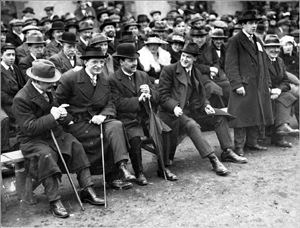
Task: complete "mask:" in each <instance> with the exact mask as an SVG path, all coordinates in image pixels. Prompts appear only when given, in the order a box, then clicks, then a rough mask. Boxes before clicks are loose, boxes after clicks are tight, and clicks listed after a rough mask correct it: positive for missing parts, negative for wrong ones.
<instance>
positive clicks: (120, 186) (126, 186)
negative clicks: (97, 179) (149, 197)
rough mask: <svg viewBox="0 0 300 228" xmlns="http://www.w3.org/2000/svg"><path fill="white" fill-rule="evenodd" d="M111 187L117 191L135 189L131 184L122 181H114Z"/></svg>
mask: <svg viewBox="0 0 300 228" xmlns="http://www.w3.org/2000/svg"><path fill="white" fill-rule="evenodd" d="M109 186H110V187H111V188H113V189H116V190H122V189H130V188H132V187H133V184H132V183H131V182H127V181H123V180H120V179H117V180H114V181H113V182H111V183H110V184H109Z"/></svg>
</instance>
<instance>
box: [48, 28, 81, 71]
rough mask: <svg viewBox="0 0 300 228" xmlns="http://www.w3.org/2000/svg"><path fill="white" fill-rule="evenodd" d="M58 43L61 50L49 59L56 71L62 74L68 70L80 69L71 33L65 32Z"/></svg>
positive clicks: (75, 42) (73, 37) (74, 41)
mask: <svg viewBox="0 0 300 228" xmlns="http://www.w3.org/2000/svg"><path fill="white" fill-rule="evenodd" d="M59 41H60V42H61V43H62V45H63V49H62V50H61V51H60V52H59V53H58V54H55V55H53V56H51V57H50V59H49V60H50V61H51V62H53V63H54V65H55V67H56V69H57V70H58V71H59V72H60V73H62V74H63V73H65V72H67V71H68V70H70V69H81V68H80V67H81V66H82V60H81V59H80V58H79V57H78V55H77V48H76V44H77V42H78V41H77V40H76V35H75V34H74V33H72V32H65V33H63V34H62V37H61V40H59Z"/></svg>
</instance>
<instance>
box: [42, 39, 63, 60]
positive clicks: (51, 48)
mask: <svg viewBox="0 0 300 228" xmlns="http://www.w3.org/2000/svg"><path fill="white" fill-rule="evenodd" d="M61 50H62V45H61V44H59V43H57V42H56V40H55V39H53V40H52V41H51V42H50V43H49V44H47V45H46V47H45V50H44V53H45V58H46V59H49V58H50V57H51V56H53V55H55V54H57V53H58V52H60V51H61Z"/></svg>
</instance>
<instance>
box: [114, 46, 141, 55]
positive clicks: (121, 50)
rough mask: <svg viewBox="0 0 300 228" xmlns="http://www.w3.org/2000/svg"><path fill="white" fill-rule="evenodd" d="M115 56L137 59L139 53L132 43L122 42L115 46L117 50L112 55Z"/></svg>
mask: <svg viewBox="0 0 300 228" xmlns="http://www.w3.org/2000/svg"><path fill="white" fill-rule="evenodd" d="M112 56H113V57H115V58H120V57H121V58H129V59H137V58H138V57H139V56H140V54H139V53H138V52H137V51H136V48H135V46H134V45H133V44H130V43H122V44H119V45H118V46H117V52H116V53H114V54H113V55H112Z"/></svg>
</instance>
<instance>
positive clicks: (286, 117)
mask: <svg viewBox="0 0 300 228" xmlns="http://www.w3.org/2000/svg"><path fill="white" fill-rule="evenodd" d="M274 102H275V113H274V116H275V120H274V127H275V128H276V127H279V126H280V125H282V124H285V123H287V124H289V123H290V120H291V111H292V106H289V107H286V106H285V105H283V104H282V103H281V102H279V101H276V100H275V101H274Z"/></svg>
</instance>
